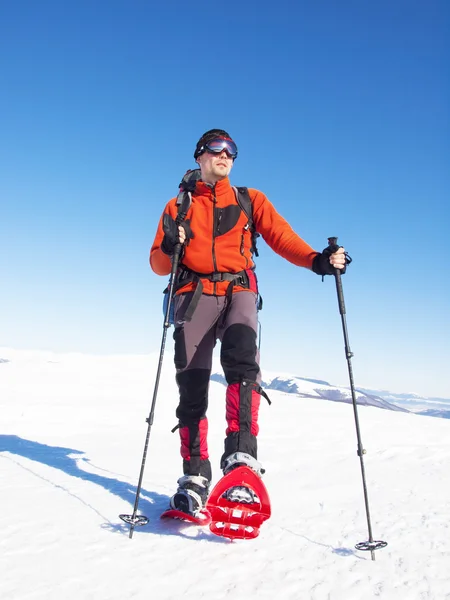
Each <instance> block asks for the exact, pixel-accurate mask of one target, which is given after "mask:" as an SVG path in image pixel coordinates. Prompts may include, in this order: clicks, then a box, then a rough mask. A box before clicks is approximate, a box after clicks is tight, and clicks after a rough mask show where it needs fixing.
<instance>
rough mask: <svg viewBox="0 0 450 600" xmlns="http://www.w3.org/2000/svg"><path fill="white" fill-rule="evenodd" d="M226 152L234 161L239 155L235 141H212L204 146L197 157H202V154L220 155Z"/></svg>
mask: <svg viewBox="0 0 450 600" xmlns="http://www.w3.org/2000/svg"><path fill="white" fill-rule="evenodd" d="M224 150H225V152H226V153H227V154H228V156H229V157H230V158H232V159H233V160H234V159H235V158H236V157H237V155H238V149H237V146H236V144H235V143H234V142H233V140H230V139H228V138H216V139H214V140H211V141H210V142H208V143H207V144H204V145H203V146H202V147H201V148H200V150H199V152H198V155H197V156H200V154H203V153H204V152H211V153H212V154H220V153H221V152H223V151H224Z"/></svg>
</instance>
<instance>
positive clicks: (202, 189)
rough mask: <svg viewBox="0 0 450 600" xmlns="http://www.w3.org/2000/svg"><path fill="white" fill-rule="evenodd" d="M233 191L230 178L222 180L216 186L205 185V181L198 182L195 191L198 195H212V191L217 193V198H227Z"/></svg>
mask: <svg viewBox="0 0 450 600" xmlns="http://www.w3.org/2000/svg"><path fill="white" fill-rule="evenodd" d="M230 190H231V183H230V180H229V179H228V177H225V179H221V180H220V181H218V182H217V183H216V185H214V186H213V185H211V184H209V183H205V182H204V181H201V180H200V181H198V182H197V186H196V189H195V191H196V192H197V194H210V193H211V191H213V192H215V195H216V197H219V196H225V195H226V194H228V193H229V192H230Z"/></svg>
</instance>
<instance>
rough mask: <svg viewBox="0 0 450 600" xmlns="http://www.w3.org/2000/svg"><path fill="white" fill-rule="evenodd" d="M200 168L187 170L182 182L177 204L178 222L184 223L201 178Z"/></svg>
mask: <svg viewBox="0 0 450 600" xmlns="http://www.w3.org/2000/svg"><path fill="white" fill-rule="evenodd" d="M200 177H201V173H200V169H194V170H190V171H187V172H186V174H185V175H184V177H183V179H182V180H181V183H180V191H179V194H178V196H177V201H176V205H177V207H178V217H177V221H178V223H182V222H183V221H184V220H185V218H186V215H187V212H188V210H189V208H190V206H191V202H192V192H193V191H194V190H195V186H196V185H197V181H198V180H199V179H200Z"/></svg>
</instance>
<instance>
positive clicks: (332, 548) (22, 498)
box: [0, 348, 450, 600]
mask: <svg viewBox="0 0 450 600" xmlns="http://www.w3.org/2000/svg"><path fill="white" fill-rule="evenodd" d="M0 358H1V359H3V362H1V364H0V409H1V414H2V431H1V434H0V467H1V470H0V472H1V486H0V506H1V507H2V511H1V515H0V520H1V521H0V522H1V531H2V536H1V541H0V544H1V546H0V548H1V551H0V575H1V576H0V598H1V599H2V600H31V599H32V600H38V599H45V600H56V599H57V600H61V599H64V600H91V599H92V600H119V599H120V600H128V599H135V600H141V599H142V600H144V599H145V600H148V599H149V598H152V599H156V600H164V599H169V598H170V599H173V598H183V599H192V600H198V599H201V598H208V599H210V600H211V599H213V600H221V599H233V600H241V599H243V600H246V599H249V598H255V599H269V598H270V599H277V600H278V599H280V600H284V599H292V600H294V599H295V600H303V599H306V600H370V599H372V598H381V599H382V600H431V599H433V600H446V599H447V600H449V599H450V569H449V565H450V526H449V523H450V486H449V483H448V477H449V476H448V473H449V466H450V435H449V434H450V421H448V420H445V419H424V418H423V417H419V416H417V415H414V414H408V413H400V412H392V411H386V410H380V409H378V408H373V407H364V406H362V407H359V409H358V412H359V418H360V424H361V431H362V439H363V443H364V447H365V448H366V449H367V454H366V455H365V459H364V460H365V467H366V476H367V486H368V492H369V500H370V509H371V517H372V528H373V534H374V538H375V539H381V540H386V541H387V542H388V546H387V547H386V548H385V549H383V550H379V551H377V552H376V561H372V560H371V558H370V553H366V552H360V551H357V550H355V548H354V546H355V544H356V543H358V542H361V541H365V540H367V539H368V531H367V521H366V515H365V508H364V500H363V492H362V481H361V472H360V466H359V459H358V457H357V455H356V434H355V426H354V418H353V409H352V406H351V405H348V404H343V403H334V402H323V401H318V400H316V399H312V398H303V399H301V401H299V400H298V398H296V397H295V396H294V397H293V396H292V395H290V394H286V393H282V392H277V391H271V393H270V397H271V399H272V406H270V407H269V406H268V405H267V404H266V403H265V402H263V403H262V405H261V414H260V425H261V433H260V437H259V448H260V452H259V459H260V460H261V462H262V463H263V464H264V466H265V468H266V469H267V473H266V475H265V476H264V480H265V483H266V485H267V487H268V490H269V492H270V494H271V499H272V517H271V519H270V520H269V521H267V522H266V523H265V524H263V526H262V528H261V533H260V537H259V538H257V539H256V540H253V541H248V540H242V541H235V542H230V541H228V540H225V539H222V538H218V537H215V536H214V535H212V534H211V533H210V532H209V530H208V529H207V528H206V529H201V528H196V527H193V526H187V525H183V524H181V523H178V522H161V521H160V520H159V515H160V513H161V511H162V510H163V509H164V508H166V507H167V504H168V500H169V497H170V495H171V494H172V493H173V491H174V489H175V485H176V479H177V477H179V476H180V474H181V473H180V466H181V463H180V458H179V456H178V436H177V434H176V433H175V434H172V433H170V429H171V428H172V427H173V426H174V425H175V424H176V419H175V417H174V410H175V407H176V403H177V391H176V386H175V383H174V380H173V367H172V359H171V356H167V357H166V358H165V361H164V367H163V374H162V378H161V383H160V391H159V395H158V400H157V405H156V414H155V422H154V425H153V428H152V432H151V438H150V445H149V453H148V459H147V465H146V470H145V476H144V481H143V494H142V499H141V502H140V512H142V513H144V514H146V515H147V516H148V517H149V518H150V522H149V524H148V525H147V526H146V527H143V528H139V529H136V531H135V533H134V536H133V539H131V540H130V539H129V537H128V527H127V526H126V525H125V524H124V523H122V521H121V520H120V519H119V518H118V515H119V513H124V512H125V513H132V509H133V503H134V497H135V490H136V484H137V480H138V475H139V469H140V465H141V459H142V451H143V445H144V440H145V434H146V430H147V425H146V422H145V419H146V417H147V416H148V413H149V409H150V405H151V398H152V394H153V386H154V377H155V372H156V366H157V360H158V357H157V356H154V355H152V356H143V357H142V356H134V357H133V356H131V357H130V356H112V357H111V356H109V357H96V356H84V355H77V354H72V355H70V354H64V355H62V354H61V355H58V354H51V353H43V352H25V351H14V350H9V349H5V348H3V349H0ZM6 361H8V362H6ZM210 398H211V400H210V409H209V418H210V419H209V422H210V454H211V458H212V462H213V466H214V467H215V477H216V478H217V477H218V476H219V471H218V462H219V458H220V455H221V453H222V446H223V432H224V426H225V420H224V387H223V385H221V384H220V383H217V382H212V383H211V390H210Z"/></svg>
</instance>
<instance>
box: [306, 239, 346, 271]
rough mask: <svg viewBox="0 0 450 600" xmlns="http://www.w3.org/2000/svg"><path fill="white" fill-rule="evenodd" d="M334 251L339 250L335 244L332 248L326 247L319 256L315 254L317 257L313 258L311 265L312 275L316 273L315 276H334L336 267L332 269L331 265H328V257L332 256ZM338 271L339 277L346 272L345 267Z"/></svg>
mask: <svg viewBox="0 0 450 600" xmlns="http://www.w3.org/2000/svg"><path fill="white" fill-rule="evenodd" d="M336 250H339V246H337V245H336V244H335V245H333V246H327V247H326V248H325V250H324V251H323V252H322V253H321V254H317V256H315V257H314V260H313V264H312V270H313V271H314V273H317V275H334V273H335V271H336V267H333V265H332V264H331V263H330V256H331V255H332V254H334V252H336ZM347 264H348V261H347ZM339 271H340V272H341V275H343V274H344V273H345V271H346V267H344V268H343V269H339Z"/></svg>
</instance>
